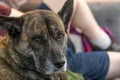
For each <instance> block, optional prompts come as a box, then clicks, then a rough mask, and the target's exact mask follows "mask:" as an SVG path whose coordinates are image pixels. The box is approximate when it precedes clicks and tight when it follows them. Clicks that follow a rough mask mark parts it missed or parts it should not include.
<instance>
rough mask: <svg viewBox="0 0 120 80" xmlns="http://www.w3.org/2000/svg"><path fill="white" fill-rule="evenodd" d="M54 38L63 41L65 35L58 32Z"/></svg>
mask: <svg viewBox="0 0 120 80" xmlns="http://www.w3.org/2000/svg"><path fill="white" fill-rule="evenodd" d="M54 37H55V39H56V40H63V38H64V34H63V32H61V31H57V32H56V34H55V36H54Z"/></svg>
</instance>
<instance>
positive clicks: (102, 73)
mask: <svg viewBox="0 0 120 80" xmlns="http://www.w3.org/2000/svg"><path fill="white" fill-rule="evenodd" d="M74 1H75V2H74V12H73V17H72V20H71V22H72V23H74V24H76V26H77V25H78V26H79V25H83V24H84V25H83V26H85V25H86V24H87V25H88V24H89V26H90V24H92V21H93V22H94V23H95V20H94V19H93V17H92V16H91V17H90V18H91V19H90V18H89V20H88V19H87V15H88V14H89V15H91V13H89V10H88V7H87V6H86V3H85V2H84V1H83V0H74ZM83 4H84V7H85V6H86V8H87V9H86V10H87V12H88V14H86V16H84V17H85V18H86V19H84V18H83V16H81V18H83V19H82V23H81V22H79V19H81V18H79V17H80V16H79V15H80V14H79V15H78V13H80V12H81V8H83V7H81V6H83ZM80 5H81V6H80ZM80 7H81V8H80ZM79 8H80V9H79ZM11 11H12V10H11ZM83 12H84V10H83ZM83 12H82V13H81V14H83V15H84V13H83ZM85 12H86V11H85ZM13 13H14V12H13ZM17 15H19V14H17ZM20 15H22V14H20ZM75 15H78V17H77V16H75ZM10 16H14V15H10ZM73 20H75V21H76V22H74V21H73ZM85 20H88V22H87V23H86V21H85ZM84 21H85V22H84ZM89 21H90V22H91V23H89ZM77 22H78V23H77ZM83 22H84V23H83ZM95 24H96V23H95ZM95 24H94V25H95ZM87 25H86V26H87ZM96 25H97V24H96ZM86 26H85V27H86ZM91 27H92V26H91ZM97 29H100V28H99V27H97ZM88 31H89V30H88ZM101 31H102V30H101V29H100V32H101ZM82 32H83V31H82ZM86 32H87V31H86ZM95 32H96V31H95ZM92 33H93V32H91V34H92ZM86 34H87V33H86ZM97 34H98V35H99V34H100V33H99V31H98V32H96V34H95V35H96V36H97ZM93 35H94V34H93ZM96 36H94V37H93V36H92V37H89V38H90V39H92V38H95V37H96ZM68 42H70V41H68ZM70 45H71V43H68V49H67V61H68V69H70V70H71V71H73V72H76V73H82V74H83V76H84V78H85V79H86V80H105V79H112V78H115V77H119V76H120V70H119V67H120V64H119V63H120V52H110V51H99V52H91V54H84V53H81V54H74V53H75V52H74V51H73V49H72V47H71V46H70ZM116 65H117V66H116ZM88 66H89V67H88Z"/></svg>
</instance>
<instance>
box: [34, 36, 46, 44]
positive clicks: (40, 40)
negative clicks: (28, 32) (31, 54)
mask: <svg viewBox="0 0 120 80" xmlns="http://www.w3.org/2000/svg"><path fill="white" fill-rule="evenodd" d="M32 40H33V41H34V42H36V43H38V44H40V43H45V42H46V41H47V39H46V38H45V37H44V36H40V35H35V36H34V37H33V38H32Z"/></svg>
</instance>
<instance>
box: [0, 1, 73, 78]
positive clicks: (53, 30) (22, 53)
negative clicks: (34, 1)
mask: <svg viewBox="0 0 120 80" xmlns="http://www.w3.org/2000/svg"><path fill="white" fill-rule="evenodd" d="M68 4H69V5H68ZM70 4H71V5H70ZM72 4H73V0H68V1H67V2H66V3H65V5H64V6H63V8H62V9H61V10H60V12H59V13H58V14H55V13H53V12H51V11H46V10H34V11H30V12H27V13H25V14H24V15H22V16H21V17H5V16H0V25H1V26H3V28H4V29H6V30H7V31H8V35H9V41H8V47H7V48H8V54H9V55H10V58H11V60H12V61H13V62H11V64H12V63H13V64H15V65H17V67H18V68H19V69H20V70H18V71H19V72H21V73H22V74H23V75H25V76H27V77H31V78H33V79H34V77H33V75H34V74H37V75H38V76H39V74H40V75H43V76H47V75H49V76H50V75H53V74H57V73H61V72H64V71H66V65H67V62H66V58H65V53H66V46H67V33H68V32H67V31H68V30H67V29H68V24H69V21H70V19H71V16H72V10H73V9H72V8H73V5H72ZM15 68H16V67H15ZM21 70H22V71H21ZM34 76H35V75H34Z"/></svg>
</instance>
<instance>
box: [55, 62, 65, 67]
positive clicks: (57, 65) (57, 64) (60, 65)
mask: <svg viewBox="0 0 120 80" xmlns="http://www.w3.org/2000/svg"><path fill="white" fill-rule="evenodd" d="M64 64H65V61H57V62H55V63H54V65H55V67H56V68H62V67H63V66H64Z"/></svg>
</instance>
